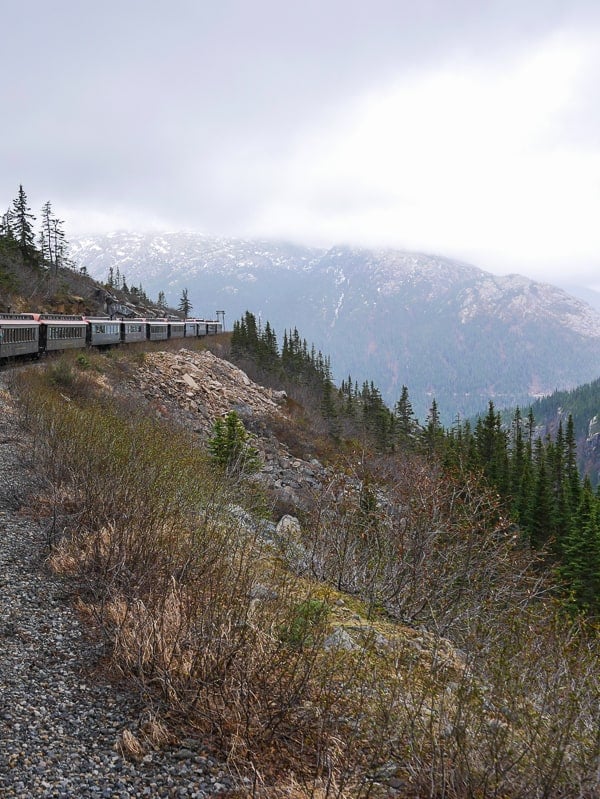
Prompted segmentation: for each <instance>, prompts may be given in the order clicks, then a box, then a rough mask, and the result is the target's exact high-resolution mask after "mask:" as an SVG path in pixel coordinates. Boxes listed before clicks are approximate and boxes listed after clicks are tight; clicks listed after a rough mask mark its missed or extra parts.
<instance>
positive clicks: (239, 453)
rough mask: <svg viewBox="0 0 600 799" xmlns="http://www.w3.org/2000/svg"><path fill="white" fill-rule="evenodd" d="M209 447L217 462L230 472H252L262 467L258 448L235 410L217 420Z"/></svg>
mask: <svg viewBox="0 0 600 799" xmlns="http://www.w3.org/2000/svg"><path fill="white" fill-rule="evenodd" d="M208 449H209V452H210V453H211V455H212V458H213V460H214V461H215V463H217V464H218V465H219V466H220V467H222V468H223V469H224V470H225V471H226V472H227V473H228V474H250V473H252V472H255V471H257V470H258V469H259V468H260V457H259V454H258V450H257V449H256V447H254V445H253V444H252V438H251V436H250V434H249V433H248V432H247V431H246V428H245V427H244V423H243V422H242V420H241V419H240V417H239V416H238V414H237V413H236V412H235V411H230V412H229V413H228V414H227V415H226V416H225V417H224V418H219V419H217V420H216V422H215V424H214V427H213V435H212V438H211V439H210V440H209V442H208Z"/></svg>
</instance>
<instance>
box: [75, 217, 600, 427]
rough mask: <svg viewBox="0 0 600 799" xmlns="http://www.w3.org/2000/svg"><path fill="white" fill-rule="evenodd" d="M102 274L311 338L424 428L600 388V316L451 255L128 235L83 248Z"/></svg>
mask: <svg viewBox="0 0 600 799" xmlns="http://www.w3.org/2000/svg"><path fill="white" fill-rule="evenodd" d="M73 253H74V256H75V258H76V259H77V261H78V263H80V264H81V265H85V267H86V268H87V270H88V271H89V272H90V274H92V275H94V276H95V277H96V278H98V279H105V278H106V276H107V274H108V271H109V269H111V268H112V269H113V270H116V269H117V268H118V269H119V270H120V271H121V273H123V274H127V276H128V278H131V279H134V280H136V281H138V280H139V281H143V284H144V286H145V287H146V289H147V290H149V291H150V293H151V294H153V295H156V294H157V293H158V292H159V291H164V292H165V294H166V296H167V298H168V300H169V301H170V302H171V303H172V304H174V303H176V302H177V299H178V297H179V296H180V294H181V291H182V290H183V288H184V287H185V288H188V290H189V295H190V299H191V301H192V304H193V306H194V308H195V311H196V312H197V313H199V314H206V313H209V314H210V313H213V314H214V310H215V309H225V310H226V315H227V319H229V320H233V319H236V318H238V317H239V316H241V315H242V314H243V312H244V311H245V310H246V309H249V310H251V311H253V313H255V314H256V315H257V316H259V317H262V319H263V320H266V319H268V320H269V321H270V322H271V325H272V326H273V327H274V328H275V330H276V332H277V334H278V335H279V337H280V338H281V337H282V335H283V331H284V329H288V330H289V329H291V328H293V327H297V328H298V329H299V330H300V331H301V332H302V334H303V335H304V336H306V337H307V339H308V341H309V342H314V343H315V345H316V346H317V347H318V348H319V349H321V350H322V351H323V352H326V353H328V354H329V355H330V356H331V358H332V361H333V363H334V365H335V368H336V373H335V375H334V376H335V378H336V380H337V382H339V381H340V380H341V379H342V378H346V377H347V376H348V373H350V374H351V375H352V378H353V379H354V380H358V381H359V383H360V382H362V381H363V380H365V379H367V380H373V381H374V382H375V383H376V384H377V385H378V386H379V387H380V389H381V391H382V394H383V397H384V399H385V400H386V401H387V403H388V404H389V405H391V406H393V405H394V403H395V402H396V401H397V400H398V398H399V395H400V389H401V386H402V385H403V384H405V385H407V386H408V387H409V389H410V393H411V398H412V401H413V404H414V408H415V411H416V413H417V415H418V417H419V418H420V419H424V418H425V416H426V413H427V411H428V409H429V407H430V405H431V400H432V398H433V397H435V398H436V399H437V402H438V406H439V408H440V411H441V413H442V419H443V421H444V422H445V423H447V424H450V423H451V422H452V421H453V419H454V418H455V417H456V415H457V414H460V415H461V416H470V415H472V414H473V413H475V412H478V411H482V410H484V409H485V407H486V405H487V400H488V398H493V399H494V402H495V404H496V405H497V406H498V407H508V406H512V405H515V404H520V405H525V404H528V403H529V402H530V401H531V400H532V399H533V398H535V397H537V396H540V395H542V394H547V393H550V392H552V391H553V390H555V389H556V388H572V387H574V386H576V385H578V384H581V383H584V382H587V381H589V380H592V379H595V378H596V377H597V376H598V363H599V362H600V314H599V313H598V311H596V310H594V309H592V308H591V307H590V306H589V305H586V304H585V303H584V302H582V301H581V300H578V299H575V298H574V297H571V296H569V295H568V294H566V293H565V292H563V291H561V290H560V289H557V288H555V287H552V286H549V285H547V284H542V283H535V282H533V281H530V280H527V279H526V278H523V277H520V276H518V275H510V276H507V277H497V276H494V275H491V274H489V273H486V272H484V271H483V270H481V269H477V268H476V267H474V266H470V265H468V264H464V263H460V262H457V261H453V260H451V259H447V258H442V257H438V256H431V255H424V254H420V253H407V252H399V251H369V250H355V249H349V248H344V247H337V248H333V249H331V250H327V251H325V250H319V249H314V248H312V249H311V248H307V247H299V246H293V245H288V244H285V243H271V242H266V241H243V240H233V239H217V238H211V237H208V236H201V235H199V234H194V233H180V234H178V233H164V234H135V233H125V232H121V233H115V234H111V235H106V236H100V237H97V238H89V239H85V240H83V239H82V240H79V241H75V242H74V243H73Z"/></svg>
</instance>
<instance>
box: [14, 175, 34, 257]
mask: <svg viewBox="0 0 600 799" xmlns="http://www.w3.org/2000/svg"><path fill="white" fill-rule="evenodd" d="M34 221H35V216H34V215H33V214H32V213H31V208H30V207H29V205H28V201H27V195H26V194H25V190H24V189H23V186H22V185H20V186H19V193H18V195H17V197H16V199H15V200H14V201H13V205H12V217H11V226H12V227H11V229H12V233H13V236H14V238H15V239H16V241H17V243H18V245H19V249H20V250H21V253H22V254H23V257H25V258H29V259H31V258H32V257H33V255H34V253H35V245H34V241H35V236H34V232H33V223H34Z"/></svg>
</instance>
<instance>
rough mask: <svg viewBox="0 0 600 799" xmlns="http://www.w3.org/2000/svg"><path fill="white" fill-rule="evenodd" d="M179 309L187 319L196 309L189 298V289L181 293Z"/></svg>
mask: <svg viewBox="0 0 600 799" xmlns="http://www.w3.org/2000/svg"><path fill="white" fill-rule="evenodd" d="M177 307H178V310H179V311H181V313H182V314H183V315H184V317H185V318H186V319H187V318H188V316H189V315H190V311H191V310H192V308H193V307H194V306H193V305H192V303H191V302H190V300H189V298H188V290H187V289H183V291H182V292H181V299H180V300H179V305H178V306H177Z"/></svg>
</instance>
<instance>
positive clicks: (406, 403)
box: [394, 386, 419, 447]
mask: <svg viewBox="0 0 600 799" xmlns="http://www.w3.org/2000/svg"><path fill="white" fill-rule="evenodd" d="M394 416H395V427H396V432H397V434H398V438H399V440H400V442H401V444H402V446H404V447H409V446H411V445H412V444H414V440H415V436H416V433H417V431H418V428H419V423H418V421H417V419H416V417H415V415H414V411H413V407H412V403H411V401H410V399H409V396H408V388H407V387H406V386H402V390H401V392H400V399H399V400H398V402H397V403H396V407H395V408H394Z"/></svg>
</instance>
